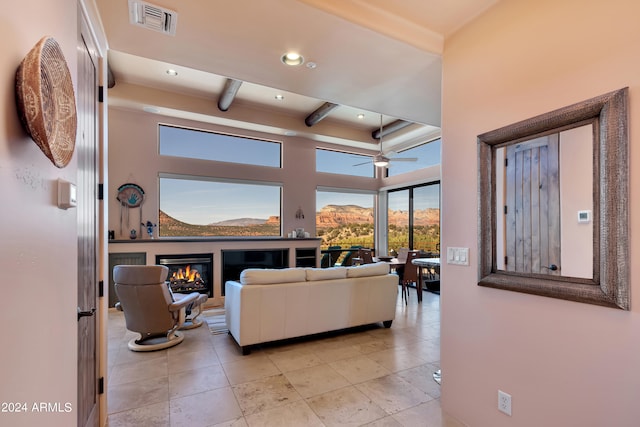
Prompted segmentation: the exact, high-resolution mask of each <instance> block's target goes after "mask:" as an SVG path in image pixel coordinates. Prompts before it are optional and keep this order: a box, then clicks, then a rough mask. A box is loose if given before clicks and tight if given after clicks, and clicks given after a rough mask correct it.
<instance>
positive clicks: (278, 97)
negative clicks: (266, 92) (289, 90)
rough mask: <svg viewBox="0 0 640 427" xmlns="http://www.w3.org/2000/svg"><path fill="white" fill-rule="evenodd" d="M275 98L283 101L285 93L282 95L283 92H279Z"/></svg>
mask: <svg viewBox="0 0 640 427" xmlns="http://www.w3.org/2000/svg"><path fill="white" fill-rule="evenodd" d="M275 98H276V99H277V100H278V101H282V100H283V99H284V95H282V94H281V93H279V94H277V95H276V96H275Z"/></svg>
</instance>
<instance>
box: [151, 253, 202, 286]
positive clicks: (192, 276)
mask: <svg viewBox="0 0 640 427" xmlns="http://www.w3.org/2000/svg"><path fill="white" fill-rule="evenodd" d="M156 264H160V265H165V266H167V267H168V268H169V276H168V282H169V285H170V286H171V290H172V291H173V292H177V293H189V292H200V293H202V294H207V295H208V296H209V297H213V254H190V255H156Z"/></svg>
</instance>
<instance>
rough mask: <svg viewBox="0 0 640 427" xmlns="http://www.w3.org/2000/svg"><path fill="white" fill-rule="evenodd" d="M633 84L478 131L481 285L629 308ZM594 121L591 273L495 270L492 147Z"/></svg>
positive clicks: (494, 178)
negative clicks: (630, 102) (630, 104)
mask: <svg viewBox="0 0 640 427" xmlns="http://www.w3.org/2000/svg"><path fill="white" fill-rule="evenodd" d="M627 99H628V88H623V89H619V90H617V91H613V92H610V93H607V94H604V95H601V96H598V97H595V98H592V99H589V100H586V101H583V102H579V103H577V104H574V105H570V106H568V107H564V108H561V109H558V110H555V111H552V112H549V113H546V114H542V115H540V116H536V117H533V118H530V119H527V120H523V121H521V122H518V123H515V124H512V125H509V126H505V127H503V128H500V129H496V130H493V131H490V132H487V133H484V134H482V135H479V136H478V251H479V252H478V254H479V255H478V263H479V269H478V280H479V281H478V285H479V286H487V287H491V288H497V289H505V290H510V291H516V292H524V293H529V294H534V295H541V296H546V297H551V298H560V299H565V300H571V301H577V302H583V303H588V304H597V305H603V306H607V307H614V308H615V307H617V308H621V309H623V310H629V258H628V246H629V241H628V222H629V220H628V198H629V191H628V187H629V162H628V158H629V155H628V154H629V153H628V152H629V149H628V146H629V142H628V129H627ZM585 124H593V175H594V176H593V276H592V278H591V279H582V278H575V277H565V276H548V275H545V274H523V273H514V272H507V271H502V270H498V269H497V267H496V265H497V262H496V215H497V212H496V211H497V209H496V207H495V203H496V182H495V180H496V174H495V170H496V169H495V168H496V164H495V150H496V149H497V148H500V147H504V146H507V145H510V144H515V143H518V142H521V141H525V140H528V139H531V138H535V137H538V136H542V135H546V134H550V133H554V132H558V131H562V130H566V129H571V128H574V127H578V126H581V125H585Z"/></svg>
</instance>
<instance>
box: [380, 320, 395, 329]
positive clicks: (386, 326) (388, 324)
mask: <svg viewBox="0 0 640 427" xmlns="http://www.w3.org/2000/svg"><path fill="white" fill-rule="evenodd" d="M391 323H393V320H385V321H384V322H382V324H383V325H384V327H385V328H390V327H391Z"/></svg>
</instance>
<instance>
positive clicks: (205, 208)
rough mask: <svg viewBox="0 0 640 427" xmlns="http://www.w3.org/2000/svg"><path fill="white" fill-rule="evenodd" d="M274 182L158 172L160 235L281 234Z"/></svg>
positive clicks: (278, 193)
mask: <svg viewBox="0 0 640 427" xmlns="http://www.w3.org/2000/svg"><path fill="white" fill-rule="evenodd" d="M281 194H282V187H281V185H280V184H275V183H261V182H249V181H246V182H245V181H223V180H216V179H214V178H209V179H207V178H201V177H189V176H177V175H168V174H161V175H160V212H159V218H160V221H159V236H160V237H186V236H243V237H244V236H247V237H248V236H281V227H280V206H281Z"/></svg>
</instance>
